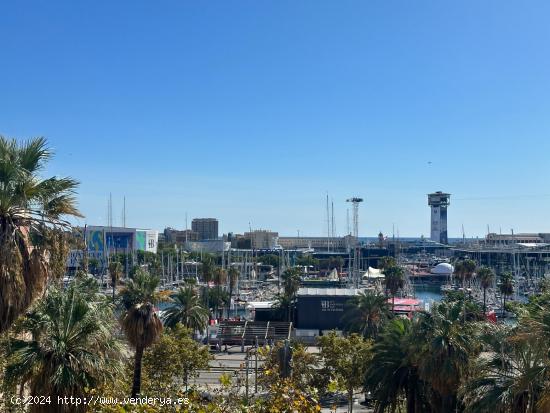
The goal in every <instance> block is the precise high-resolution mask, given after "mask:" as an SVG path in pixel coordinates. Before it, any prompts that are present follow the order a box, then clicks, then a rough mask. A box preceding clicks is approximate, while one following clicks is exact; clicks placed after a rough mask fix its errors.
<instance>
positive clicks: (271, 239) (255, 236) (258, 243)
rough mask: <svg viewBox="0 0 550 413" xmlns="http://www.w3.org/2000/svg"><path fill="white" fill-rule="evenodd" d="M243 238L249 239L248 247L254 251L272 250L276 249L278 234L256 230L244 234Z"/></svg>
mask: <svg viewBox="0 0 550 413" xmlns="http://www.w3.org/2000/svg"><path fill="white" fill-rule="evenodd" d="M244 237H245V238H247V239H250V245H251V246H252V248H253V249H256V250H273V249H276V248H277V247H278V239H279V233H277V232H273V231H267V230H263V229H258V230H255V231H252V232H245V233H244Z"/></svg>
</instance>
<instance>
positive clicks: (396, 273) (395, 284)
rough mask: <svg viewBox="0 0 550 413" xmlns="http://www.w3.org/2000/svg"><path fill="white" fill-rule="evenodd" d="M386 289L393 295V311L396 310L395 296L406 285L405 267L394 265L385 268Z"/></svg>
mask: <svg viewBox="0 0 550 413" xmlns="http://www.w3.org/2000/svg"><path fill="white" fill-rule="evenodd" d="M384 276H385V281H386V289H387V290H389V292H390V294H391V297H392V304H391V308H392V312H393V311H394V310H395V296H396V295H397V293H398V292H399V290H401V289H402V288H403V287H404V285H405V271H404V270H403V268H401V267H398V266H394V267H388V268H385V269H384Z"/></svg>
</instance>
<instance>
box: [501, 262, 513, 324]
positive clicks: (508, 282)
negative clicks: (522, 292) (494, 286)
mask: <svg viewBox="0 0 550 413" xmlns="http://www.w3.org/2000/svg"><path fill="white" fill-rule="evenodd" d="M499 290H500V293H501V294H502V314H504V311H505V310H506V297H509V296H511V295H512V294H513V293H514V276H513V275H512V273H510V272H505V273H503V274H502V275H501V276H500V284H499Z"/></svg>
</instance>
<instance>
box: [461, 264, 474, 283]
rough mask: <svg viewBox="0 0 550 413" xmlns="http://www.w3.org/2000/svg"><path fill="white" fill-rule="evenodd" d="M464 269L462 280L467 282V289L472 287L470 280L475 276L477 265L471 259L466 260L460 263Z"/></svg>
mask: <svg viewBox="0 0 550 413" xmlns="http://www.w3.org/2000/svg"><path fill="white" fill-rule="evenodd" d="M462 266H463V269H464V279H465V280H466V281H468V287H471V286H472V278H473V277H474V275H475V272H476V268H477V263H476V262H475V261H474V260H472V259H466V260H464V261H463V262H462Z"/></svg>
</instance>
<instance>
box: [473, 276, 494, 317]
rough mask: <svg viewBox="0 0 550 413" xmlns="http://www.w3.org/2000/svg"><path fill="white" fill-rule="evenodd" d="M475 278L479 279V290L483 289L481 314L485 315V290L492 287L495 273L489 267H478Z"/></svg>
mask: <svg viewBox="0 0 550 413" xmlns="http://www.w3.org/2000/svg"><path fill="white" fill-rule="evenodd" d="M477 276H478V278H479V282H480V284H481V288H483V312H484V313H485V312H487V304H486V303H487V299H486V295H487V288H489V287H490V286H491V285H493V281H494V279H495V273H494V272H493V270H492V269H490V268H489V267H480V268H479V269H478V270H477Z"/></svg>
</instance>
